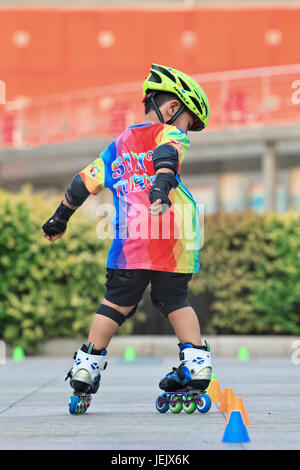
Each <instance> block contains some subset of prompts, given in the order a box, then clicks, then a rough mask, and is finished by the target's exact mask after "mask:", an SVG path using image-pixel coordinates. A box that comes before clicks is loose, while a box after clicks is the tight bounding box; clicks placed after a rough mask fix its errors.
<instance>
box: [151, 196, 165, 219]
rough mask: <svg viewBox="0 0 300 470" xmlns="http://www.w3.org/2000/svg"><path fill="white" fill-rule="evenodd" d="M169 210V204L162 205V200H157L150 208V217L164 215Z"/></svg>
mask: <svg viewBox="0 0 300 470" xmlns="http://www.w3.org/2000/svg"><path fill="white" fill-rule="evenodd" d="M168 209H169V206H168V204H162V200H161V199H157V200H156V201H155V202H153V204H151V206H150V207H149V214H150V215H156V216H157V215H163V214H164V213H165V212H166V211H167V210H168Z"/></svg>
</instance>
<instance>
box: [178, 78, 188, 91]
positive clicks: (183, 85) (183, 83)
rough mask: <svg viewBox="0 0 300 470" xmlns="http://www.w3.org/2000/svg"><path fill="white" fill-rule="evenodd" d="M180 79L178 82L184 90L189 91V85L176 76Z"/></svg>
mask: <svg viewBox="0 0 300 470" xmlns="http://www.w3.org/2000/svg"><path fill="white" fill-rule="evenodd" d="M178 78H179V80H180V83H181V85H182V87H183V89H184V90H185V91H191V89H190V87H189V86H188V85H187V84H186V83H185V82H184V81H183V80H182V78H180V77H178Z"/></svg>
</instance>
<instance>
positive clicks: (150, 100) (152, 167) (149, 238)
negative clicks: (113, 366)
mask: <svg viewBox="0 0 300 470" xmlns="http://www.w3.org/2000/svg"><path fill="white" fill-rule="evenodd" d="M143 95H144V100H143V101H144V104H145V119H144V121H143V122H142V123H141V124H138V125H134V126H131V127H129V128H127V129H126V130H125V131H124V132H123V133H122V134H121V135H120V136H119V137H118V138H117V139H116V140H115V141H114V142H113V143H112V144H111V145H109V146H108V147H107V148H106V149H105V150H104V151H103V152H102V153H101V154H100V156H99V158H97V159H96V160H95V161H94V162H93V163H91V164H90V165H89V166H88V167H87V168H85V169H84V170H82V171H81V172H80V173H79V174H77V175H76V176H74V178H73V179H72V181H71V183H70V185H69V187H68V189H67V191H66V193H65V198H64V200H63V201H62V203H61V204H60V206H59V207H58V209H57V210H56V212H55V213H54V215H53V216H52V218H51V219H49V220H48V221H47V222H46V223H45V224H44V226H43V228H42V231H43V235H44V236H45V237H46V238H47V239H48V240H49V241H52V242H53V241H56V240H57V239H58V238H60V237H61V236H62V235H63V234H64V233H65V230H66V225H67V222H68V220H69V218H70V217H71V215H72V214H73V213H74V211H75V210H76V209H77V208H78V207H79V206H80V205H81V204H82V203H83V202H84V201H85V200H86V198H87V197H88V196H89V195H90V194H97V193H98V192H99V191H100V190H101V189H103V188H104V187H108V188H109V189H110V190H111V191H112V193H113V200H114V205H115V209H116V217H115V227H114V228H115V236H114V239H113V241H112V245H111V248H110V250H109V252H108V259H107V264H106V268H107V275H106V277H107V282H106V284H105V285H106V293H105V296H104V299H103V302H102V304H101V305H100V307H99V308H98V310H97V313H96V314H95V316H94V318H93V321H92V324H91V328H90V332H89V337H88V343H87V344H88V346H87V345H85V344H84V345H82V347H81V348H80V349H79V350H78V351H77V353H76V355H75V360H74V365H73V367H72V369H71V370H70V371H69V374H68V376H67V378H68V377H69V378H70V385H71V386H72V388H73V389H74V394H75V395H77V396H79V397H80V398H78V400H77V401H76V406H75V408H76V407H78V406H80V403H81V400H82V396H89V397H90V394H93V393H96V391H97V390H98V388H99V384H100V378H101V372H100V371H101V370H103V369H105V367H106V364H107V361H106V354H107V351H106V349H107V347H108V345H109V342H110V340H111V338H112V337H113V335H114V334H115V333H116V331H117V329H118V328H119V326H120V325H122V323H123V322H124V321H125V320H126V318H128V317H130V316H132V315H133V314H134V313H135V311H136V309H137V306H138V303H139V301H140V300H141V298H142V296H143V293H144V291H145V289H146V287H147V285H148V284H149V283H151V299H152V302H153V304H154V305H155V306H156V307H157V308H158V309H159V311H160V312H161V313H162V314H163V315H164V316H165V317H166V318H168V319H169V321H170V323H171V325H172V327H173V329H174V332H175V334H176V336H177V338H178V340H179V345H178V346H179V350H180V351H179V358H180V366H179V367H178V368H173V371H172V372H170V373H169V374H167V375H166V376H165V377H164V378H163V379H162V380H161V382H160V384H159V386H160V388H161V389H162V390H164V391H174V392H176V391H180V390H182V389H183V388H188V387H190V388H191V389H197V390H205V389H206V388H207V387H208V385H209V383H210V379H211V367H212V366H211V358H210V351H209V347H208V345H207V344H205V345H203V344H202V340H201V333H200V326H199V322H198V318H197V315H196V313H195V312H194V310H193V309H192V307H191V306H190V305H189V303H188V300H187V295H188V282H189V281H190V279H191V277H192V273H194V272H197V271H198V270H199V248H200V243H199V217H198V212H197V206H196V203H195V201H194V200H193V198H192V196H191V194H190V193H189V191H188V190H187V189H186V188H185V187H184V186H183V185H182V183H181V182H180V177H179V170H180V166H181V163H182V160H183V159H184V157H185V155H186V152H187V150H188V148H189V140H188V137H187V132H188V131H200V130H202V129H204V128H205V127H206V126H207V122H208V116H209V107H208V101H207V98H206V95H205V93H204V92H203V90H202V88H201V87H200V86H199V85H198V83H197V82H195V81H194V80H193V79H192V78H191V77H189V76H187V75H186V74H184V73H182V72H179V71H177V70H174V69H172V68H169V67H165V66H161V65H156V64H152V67H151V70H150V74H149V76H148V77H147V79H146V80H145V82H144V84H143ZM187 210H189V213H188V215H186V211H187ZM189 223H190V224H191V225H192V229H191V228H190V227H188V224H189ZM182 224H183V226H184V230H183V227H182ZM137 225H139V230H138V229H137ZM187 227H188V228H187ZM186 232H187V233H186ZM87 406H88V405H87ZM85 409H86V408H84V411H85ZM70 411H71V410H70ZM71 412H72V411H71Z"/></svg>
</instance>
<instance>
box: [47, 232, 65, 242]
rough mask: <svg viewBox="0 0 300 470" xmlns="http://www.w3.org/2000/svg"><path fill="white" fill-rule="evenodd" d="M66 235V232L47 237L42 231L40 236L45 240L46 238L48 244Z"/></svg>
mask: <svg viewBox="0 0 300 470" xmlns="http://www.w3.org/2000/svg"><path fill="white" fill-rule="evenodd" d="M64 233H66V231H64V232H62V233H57V234H56V235H48V233H46V232H44V230H43V229H42V234H43V236H44V237H45V238H47V240H49V242H55V241H56V240H58V239H59V238H60V237H62V236H63V234H64Z"/></svg>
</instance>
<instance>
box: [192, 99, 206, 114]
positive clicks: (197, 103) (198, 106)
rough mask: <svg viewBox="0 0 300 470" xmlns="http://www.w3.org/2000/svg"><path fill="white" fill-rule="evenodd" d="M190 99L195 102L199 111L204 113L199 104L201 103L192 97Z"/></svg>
mask: <svg viewBox="0 0 300 470" xmlns="http://www.w3.org/2000/svg"><path fill="white" fill-rule="evenodd" d="M190 99H191V100H192V101H193V103H194V105H195V106H196V108H197V109H198V111H199V113H201V114H202V113H203V111H202V107H201V105H200V103H199V101H197V100H196V98H194V97H193V96H190Z"/></svg>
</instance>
